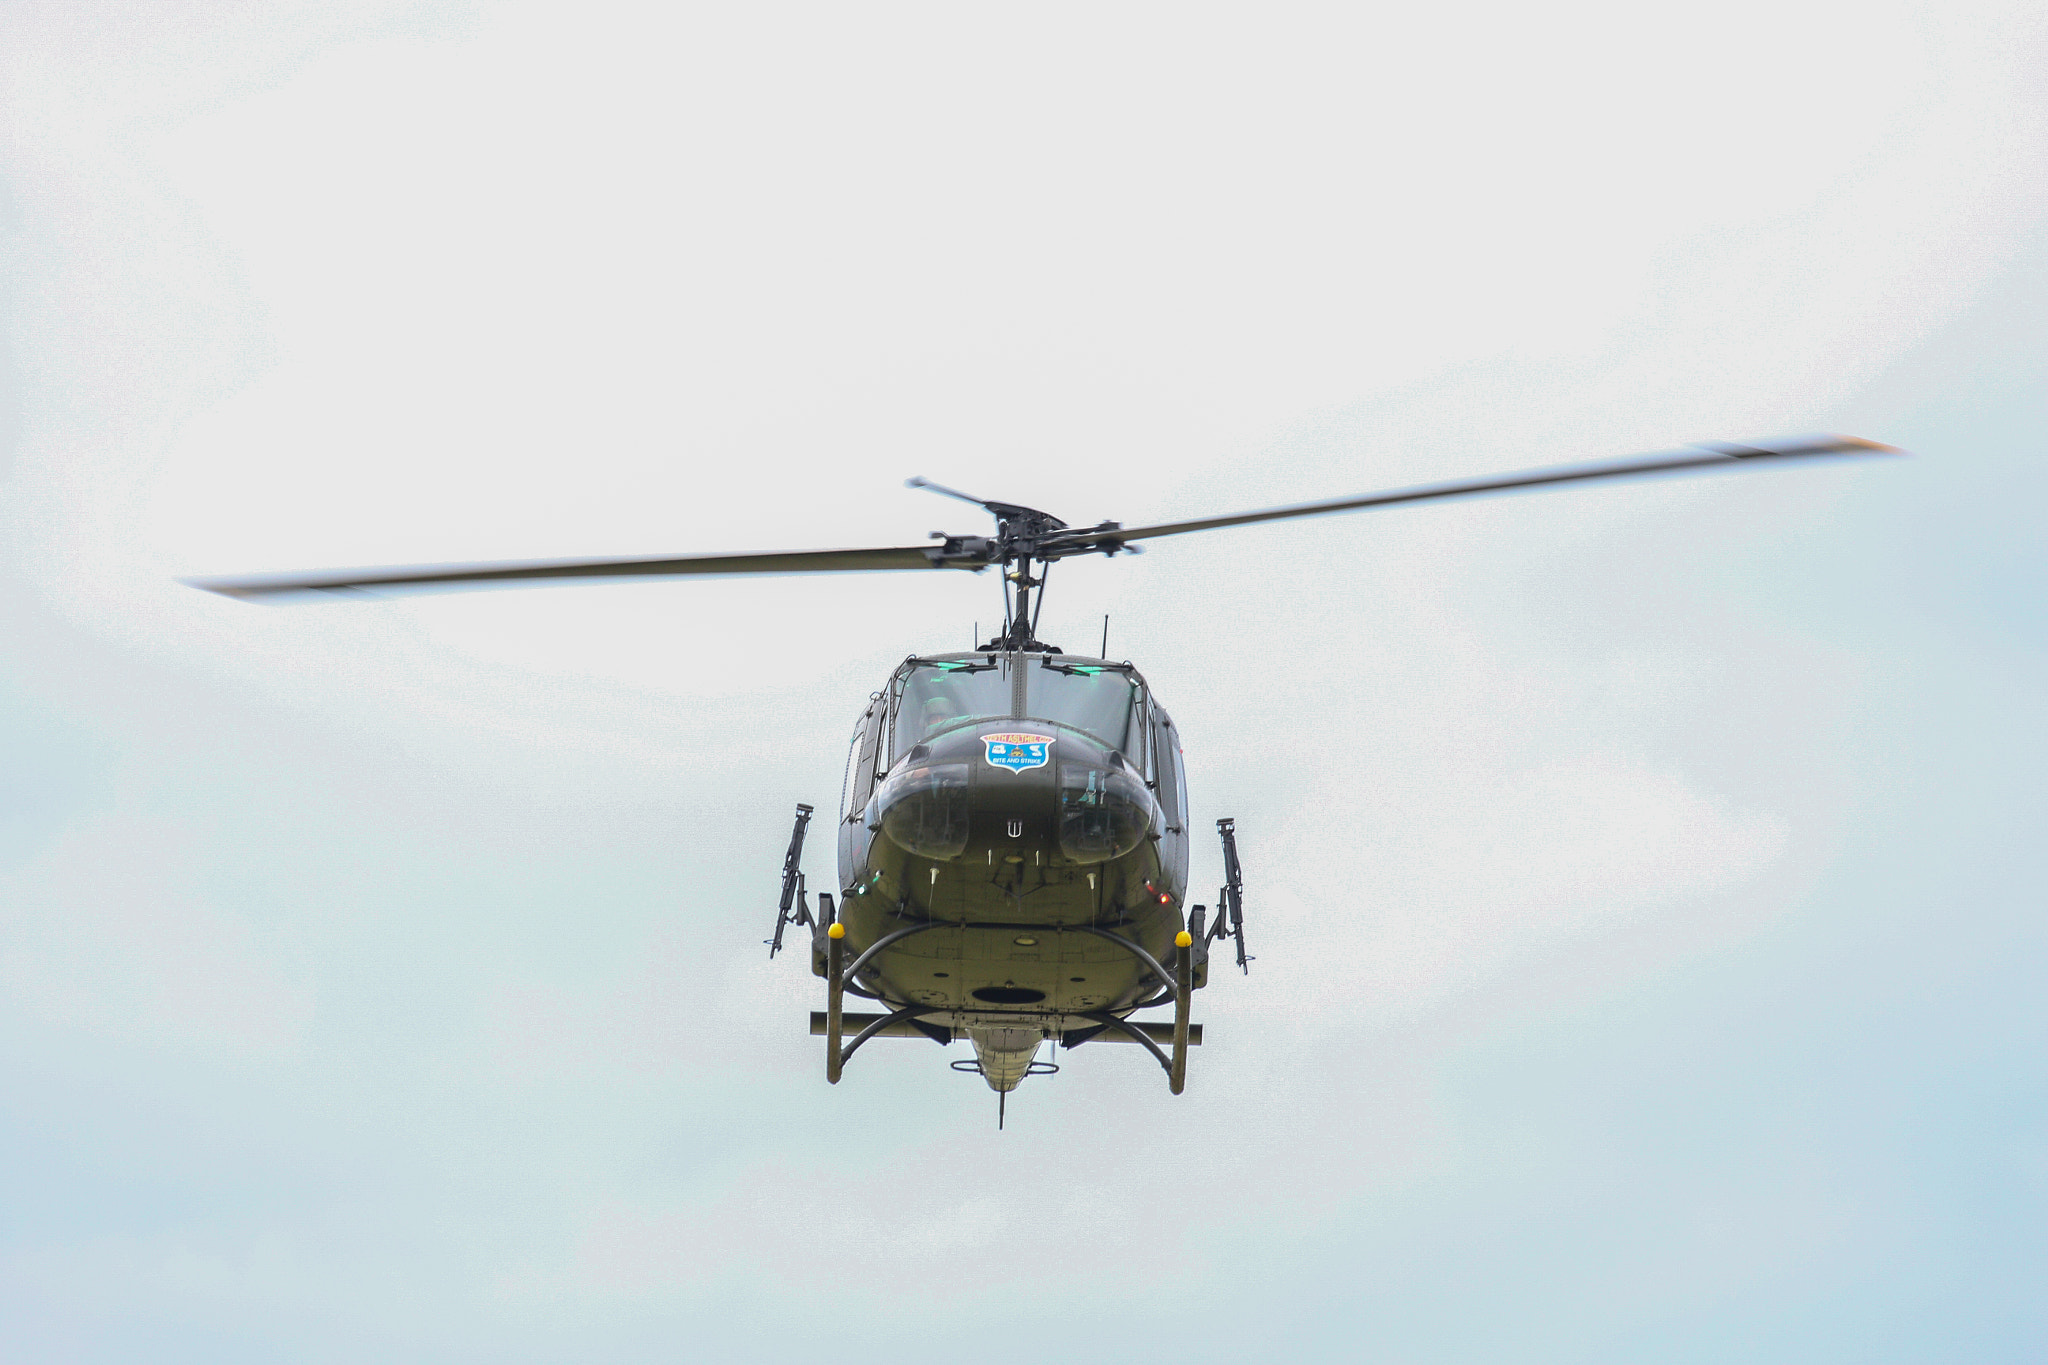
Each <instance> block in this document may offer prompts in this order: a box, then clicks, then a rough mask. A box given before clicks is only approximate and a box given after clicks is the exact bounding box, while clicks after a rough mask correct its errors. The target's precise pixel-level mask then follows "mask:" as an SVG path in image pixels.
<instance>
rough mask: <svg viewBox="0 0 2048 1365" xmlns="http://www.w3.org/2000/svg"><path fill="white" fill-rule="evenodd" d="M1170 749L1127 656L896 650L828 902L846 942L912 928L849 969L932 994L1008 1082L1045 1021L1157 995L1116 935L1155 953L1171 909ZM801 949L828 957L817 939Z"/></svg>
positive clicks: (861, 986)
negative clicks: (903, 653) (835, 905)
mask: <svg viewBox="0 0 2048 1365" xmlns="http://www.w3.org/2000/svg"><path fill="white" fill-rule="evenodd" d="M1181 759H1182V754H1181V746H1180V742H1179V737H1178V733H1177V731H1176V730H1175V728H1174V725H1173V721H1172V719H1171V718H1170V717H1169V716H1168V715H1167V714H1166V711H1165V709H1164V708H1163V707H1161V706H1160V705H1159V702H1158V699H1157V698H1156V697H1154V696H1152V695H1151V691H1150V689H1149V688H1148V687H1147V686H1146V684H1145V680H1144V679H1143V678H1142V677H1141V676H1140V675H1139V674H1138V672H1137V671H1136V670H1135V669H1133V668H1131V667H1130V666H1129V665H1128V664H1120V663H1112V662H1110V661H1108V660H1104V659H1088V658H1076V657H1074V656H1072V655H1064V654H1042V653H1005V652H999V651H987V652H982V653H977V654H945V655H935V656H927V657H912V658H910V659H908V660H906V661H905V662H904V663H903V665H902V666H901V667H899V668H898V669H897V670H896V672H895V674H894V675H893V676H892V677H891V678H890V680H889V682H888V684H887V685H886V686H885V687H884V688H883V689H882V690H881V691H880V692H877V693H875V694H874V696H873V697H872V698H871V699H870V703H869V706H868V709H867V711H866V712H865V713H864V714H863V715H862V717H861V720H860V722H859V724H858V725H857V726H856V728H855V732H854V739H853V745H852V750H851V752H850V754H849V755H848V762H847V774H846V782H845V790H844V797H843V802H842V808H841V811H840V823H839V841H838V842H839V884H840V892H841V893H840V903H839V920H840V922H841V923H843V924H844V925H845V926H846V940H845V942H846V950H847V952H848V953H850V954H854V955H856V956H857V955H858V954H860V953H862V952H864V951H865V950H866V949H868V948H869V947H871V946H872V945H873V944H874V943H876V942H877V941H878V940H880V939H882V938H884V937H885V936H887V935H889V934H891V933H894V932H897V931H900V930H903V929H906V928H912V927H913V926H916V927H917V928H918V931H917V932H913V933H910V934H908V935H906V936H904V937H903V938H901V939H900V940H898V941H896V942H893V943H891V944H889V945H888V946H886V947H884V948H883V949H882V950H881V951H880V952H877V953H875V954H874V955H873V956H872V957H870V958H869V959H868V960H867V962H866V964H865V965H864V966H863V967H862V968H861V970H860V971H859V972H858V974H857V975H856V976H855V978H854V979H853V981H851V982H850V983H849V987H850V988H857V989H858V990H859V991H861V992H862V993H865V994H869V995H871V996H873V997H875V998H877V999H880V1000H882V1001H885V1002H887V1003H889V1004H890V1005H892V1006H895V1007H903V1006H910V1005H917V1006H926V1007H930V1008H932V1009H933V1010H934V1011H935V1012H934V1013H932V1014H930V1015H927V1016H925V1017H926V1018H927V1019H928V1020H929V1021H930V1022H931V1023H932V1024H933V1025H936V1026H944V1025H950V1026H951V1027H954V1028H956V1029H963V1030H965V1031H966V1032H967V1033H968V1036H970V1037H971V1038H972V1039H973V1040H974V1042H975V1044H976V1050H977V1052H978V1053H979V1054H980V1058H981V1065H982V1070H983V1074H984V1075H985V1076H987V1077H988V1079H989V1083H990V1084H991V1085H994V1086H996V1087H997V1088H998V1089H1004V1090H1007V1089H1009V1088H1011V1087H1012V1086H1014V1085H1015V1084H1016V1078H1020V1077H1021V1074H1022V1071H1021V1069H1020V1068H1021V1067H1023V1066H1024V1065H1028V1063H1029V1060H1030V1057H1031V1055H1032V1054H1033V1053H1035V1052H1036V1050H1037V1048H1038V1045H1039V1043H1040V1042H1041V1041H1042V1040H1043V1039H1044V1038H1045V1037H1048V1036H1058V1035H1059V1034H1060V1033H1061V1032H1064V1031H1067V1030H1070V1029H1078V1028H1086V1027H1090V1023H1089V1021H1088V1020H1087V1018H1086V1016H1087V1015H1088V1014H1091V1013H1095V1014H1099V1013H1101V1012H1110V1013H1115V1014H1119V1015H1121V1014H1123V1013H1125V1012H1127V1011H1128V1010H1129V1009H1131V1008H1132V1007H1133V1006H1136V1005H1139V1004H1141V1003H1144V1002H1147V1001H1149V1000H1151V999H1152V998H1153V997H1155V996H1157V995H1158V993H1159V992H1160V991H1161V989H1162V988H1165V987H1166V986H1167V985H1168V984H1169V983H1167V982H1164V981H1161V980H1160V979H1158V974H1157V973H1156V972H1154V971H1153V970H1151V967H1150V966H1149V965H1148V964H1147V963H1146V962H1145V961H1144V960H1143V959H1142V958H1141V957H1140V956H1139V955H1137V954H1134V953H1132V952H1131V951H1129V949H1128V948H1126V947H1124V946H1121V945H1120V944H1119V943H1118V942H1117V941H1116V940H1117V939H1122V940H1125V941H1127V942H1129V943H1134V944H1137V945H1138V946H1140V947H1142V948H1143V949H1144V950H1145V952H1146V953H1147V954H1149V955H1150V956H1151V957H1152V958H1153V959H1154V961H1155V962H1163V961H1167V960H1170V955H1171V953H1172V951H1173V947H1172V945H1173V939H1174V935H1175V934H1176V933H1178V932H1179V931H1180V929H1181V928H1182V926H1183V924H1184V915H1185V909H1186V907H1185V904H1184V896H1185V894H1186V891H1187V870H1188V838H1187V810H1186V806H1187V792H1186V785H1185V781H1184V774H1183V770H1182V763H1181ZM1091 930H1092V931H1106V932H1107V933H1108V934H1110V935H1113V936H1114V937H1104V936H1102V935H1101V934H1100V933H1097V932H1090V931H1091ZM849 960H853V959H852V958H849ZM813 965H814V968H815V969H816V970H817V971H818V973H819V974H820V975H823V974H824V971H825V964H824V954H823V950H822V945H820V946H819V948H818V949H817V950H816V951H815V952H814V964H813ZM1205 965H1206V964H1205ZM1197 984H1200V982H1199V981H1198V982H1197ZM1020 1058H1021V1060H1020ZM1011 1071H1015V1072H1016V1073H1017V1077H1016V1078H1013V1077H1012V1076H1011V1075H1009V1074H1008V1073H1009V1072H1011Z"/></svg>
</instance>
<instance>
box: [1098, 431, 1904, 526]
mask: <svg viewBox="0 0 2048 1365" xmlns="http://www.w3.org/2000/svg"><path fill="white" fill-rule="evenodd" d="M1900 453H1902V452H1900V451H1899V450H1898V449H1896V448H1895V447H1892V446H1887V445H1879V444H1878V443H1877V442H1876V441H1865V440H1861V439H1858V438H1857V437H1854V436H1811V437H1803V438H1800V439H1798V440H1794V441H1784V442H1779V443H1777V444H1775V445H1772V446H1769V447H1760V446H1737V445H1704V446H1699V447H1695V448H1693V449H1691V450H1674V451H1667V452H1664V453H1661V454H1655V455H1634V456H1630V457H1628V458H1626V459H1620V460H1603V461H1599V462H1596V463H1593V464H1572V465H1555V466H1552V467H1551V468H1548V469H1527V470H1522V471H1520V472H1518V473H1514V474H1495V475H1492V476H1491V477H1488V478H1483V479H1457V480H1453V481H1451V482H1449V483H1426V484H1419V485H1417V486H1415V487H1413V488H1394V489H1389V490H1387V491H1385V492H1381V493H1365V494H1362V495H1360V496H1358V497H1355V498H1330V499H1327V500H1325V501H1323V502H1298V503H1293V504H1291V505H1289V506H1286V507H1267V508H1263V509H1261V510H1259V511H1256V512H1238V513H1236V514H1234V515H1231V516H1224V517H1203V518H1200V519H1199V520H1195V521H1171V522H1165V523H1162V524H1160V525H1158V526H1134V527H1131V528H1129V529H1119V530H1116V531H1112V532H1108V533H1107V534H1105V535H1101V536H1098V537H1095V538H1096V539H1102V540H1110V539H1114V540H1117V541H1126V540H1150V539H1153V538H1154V537H1157V536H1177V535H1180V534H1182V533H1183V532H1186V531H1212V530H1215V529H1216V528H1218V527H1221V526H1246V525H1250V524H1251V523H1253V522H1258V521H1282V520H1285V519H1287V518H1289V517H1320V516H1326V515H1328V514H1329V513H1332V512H1353V511H1358V510H1360V509H1362V508H1366V507H1388V506H1392V505H1393V504H1395V503H1403V502H1430V501H1434V500H1437V499H1440V498H1469V497H1477V496H1480V495H1481V494H1486V493H1505V492H1512V491H1514V490H1516V489H1521V488H1542V487H1545V486H1547V485H1550V484H1560V483H1592V482H1597V481H1599V480H1602V479H1626V478H1636V477H1641V476H1644V475H1650V474H1669V473H1675V472H1678V471H1681V470H1688V469H1716V468H1721V467H1723V466H1730V465H1737V464H1744V463H1752V462H1760V461H1764V460H1800V459H1816V458H1819V457H1822V456H1828V455H1897V454H1900Z"/></svg>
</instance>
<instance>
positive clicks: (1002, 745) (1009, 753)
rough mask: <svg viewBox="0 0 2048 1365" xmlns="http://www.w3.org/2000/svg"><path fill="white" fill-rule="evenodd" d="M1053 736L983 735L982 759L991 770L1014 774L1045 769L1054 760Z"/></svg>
mask: <svg viewBox="0 0 2048 1365" xmlns="http://www.w3.org/2000/svg"><path fill="white" fill-rule="evenodd" d="M1052 740H1053V737H1052V736H1051V735H983V736H982V737H981V744H982V757H983V758H986V759H987V760H988V766H989V767H991V768H1008V769H1009V770H1010V771H1011V772H1013V773H1021V772H1025V771H1027V770H1028V769H1031V768H1043V767H1044V766H1045V765H1046V764H1047V763H1049V762H1051V759H1052Z"/></svg>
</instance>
